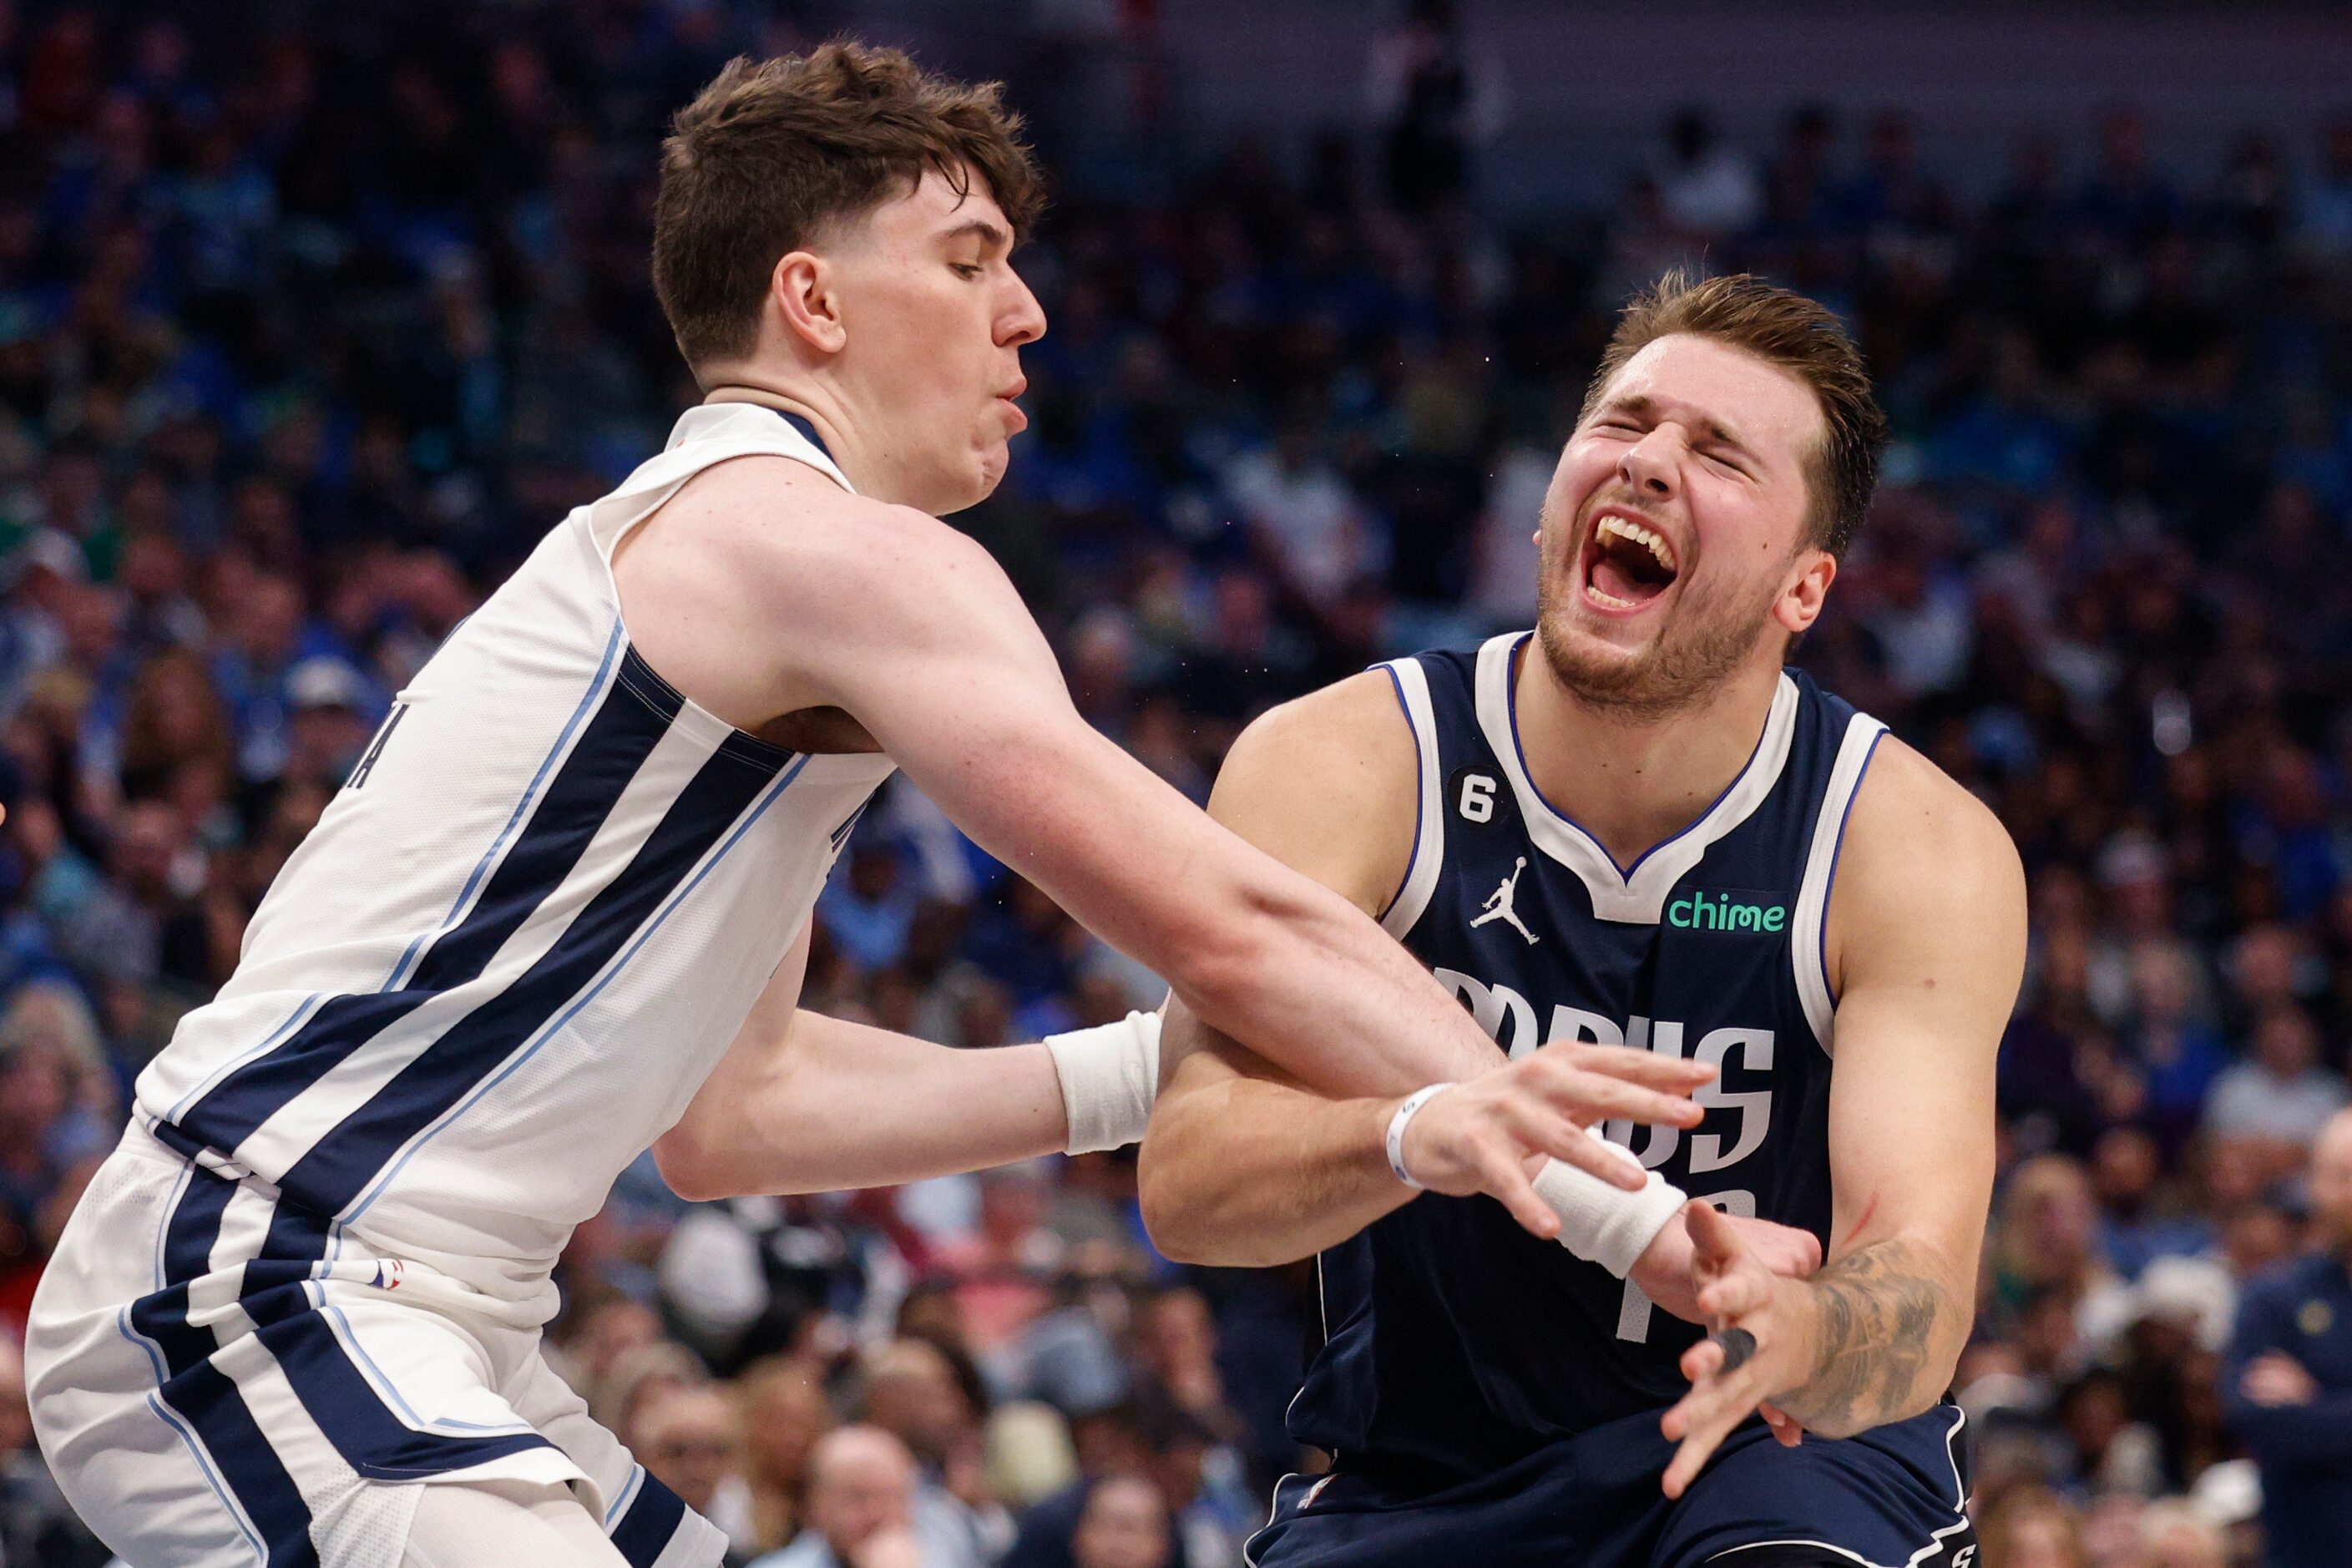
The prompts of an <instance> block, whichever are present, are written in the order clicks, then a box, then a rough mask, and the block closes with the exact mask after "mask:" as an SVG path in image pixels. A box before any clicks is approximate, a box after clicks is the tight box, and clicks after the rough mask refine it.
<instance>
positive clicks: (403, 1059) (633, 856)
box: [137, 404, 891, 1299]
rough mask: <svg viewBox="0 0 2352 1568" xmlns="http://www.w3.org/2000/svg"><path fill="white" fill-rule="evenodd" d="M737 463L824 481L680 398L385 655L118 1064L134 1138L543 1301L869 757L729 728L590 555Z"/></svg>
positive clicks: (739, 984)
mask: <svg viewBox="0 0 2352 1568" xmlns="http://www.w3.org/2000/svg"><path fill="white" fill-rule="evenodd" d="M812 434H813V432H812ZM755 453H769V454H773V455H776V456H780V457H786V458H795V459H797V460H798V461H801V462H803V463H806V464H808V465H809V466H810V467H811V468H816V469H818V470H820V471H822V472H824V474H826V475H829V476H830V477H831V478H833V479H835V480H836V481H838V482H840V483H841V484H842V485H843V487H844V488H845V489H846V488H847V486H848V481H847V480H846V479H843V478H842V475H841V471H840V469H838V468H835V466H834V464H833V462H832V460H831V459H830V458H828V457H827V456H826V455H825V453H824V451H823V449H822V448H821V447H818V446H817V445H816V444H815V443H814V441H813V440H811V439H810V438H808V437H805V436H803V434H802V433H801V430H800V429H798V428H795V426H794V424H793V422H790V421H788V420H787V419H786V417H785V416H781V415H779V414H777V413H776V412H775V411H773V410H772V409H768V408H764V407H761V406H758V405H751V404H726V405H704V406H701V407H698V408H694V409H690V410H688V412H687V413H686V415H685V416H683V417H682V418H680V419H679V420H678V422H677V428H676V429H675V430H674V431H673V432H672V433H671V436H670V439H669V445H668V447H667V449H666V450H664V451H663V452H662V454H661V455H660V456H659V457H656V458H654V459H652V460H651V461H650V462H647V463H646V465H645V466H644V467H642V468H638V469H637V471H636V472H635V473H634V474H632V475H630V476H629V478H628V479H627V480H626V481H625V482H624V483H623V484H622V485H621V487H620V488H619V489H617V490H615V491H614V492H613V493H612V494H611V495H609V496H607V497H605V498H604V500H599V501H596V502H593V503H592V504H591V505H588V506H584V507H582V508H580V509H578V510H575V511H573V512H572V515H571V516H570V517H568V518H567V519H565V520H564V521H563V524H562V526H561V527H559V528H557V529H556V530H554V531H552V532H551V533H550V534H549V535H548V536H547V538H546V539H545V540H543V541H542V542H541V543H540V546H539V548H538V549H537V550H535V551H533V552H531V555H530V560H529V561H527V562H526V563H524V564H523V566H522V567H521V569H520V570H519V571H518V572H516V573H515V574H514V576H513V577H512V578H510V579H509V581H508V582H507V583H506V584H505V585H504V586H502V587H501V588H499V591H498V592H497V593H495V594H493V595H491V596H490V597H489V599H488V601H487V602H486V603H485V604H484V605H482V607H481V608H480V609H479V610H478V611H477V612H476V613H475V614H474V615H473V616H470V617H469V618H468V619H467V621H466V622H465V623H464V624H463V625H462V626H459V627H458V628H457V631H455V632H454V633H452V634H451V636H450V637H449V639H448V641H447V642H446V644H444V645H443V647H441V649H440V650H439V651H438V652H437V653H436V654H435V655H434V656H433V658H432V659H431V661H430V662H429V663H427V664H426V665H425V668H423V669H422V670H420V671H418V672H417V676H416V679H415V680H414V681H413V682H411V683H410V685H409V686H408V688H407V689H405V690H404V691H402V692H401V693H400V694H399V698H398V700H397V702H396V705H395V706H394V709H393V710H392V713H391V715H390V716H389V717H388V718H387V719H386V720H385V721H384V722H383V727H382V728H381V729H380V730H379V731H377V733H376V735H375V737H374V739H373V741H372V742H371V743H370V744H369V746H368V749H367V751H366V752H365V753H364V754H363V756H362V760H361V761H360V763H358V764H357V766H356V767H354V768H353V770H352V776H351V777H350V779H349V780H348V781H347V782H346V783H345V784H344V785H343V787H342V790H341V793H339V794H338V795H336V796H335V798H334V801H333V803H332V804H331V805H329V806H328V808H327V810H326V813H325V815H324V816H321V817H320V821H319V825H318V826H317V827H316V828H315V829H314V830H313V831H312V832H311V834H310V837H309V838H308V839H306V840H305V841H304V842H303V844H302V846H301V847H300V848H299V850H297V851H296V852H295V854H294V855H293V857H292V858H290V859H289V860H288V862H287V864H286V867H285V868H284V869H283V870H282V871H281V872H280V873H279V874H278V879H277V881H276V882H275V883H274V884H273V885H272V886H271V888H270V889H269V893H268V897H267V898H266V899H264V900H262V904H261V908H260V910H258V911H257V913H256V914H255V916H254V919H253V922H252V924H251V926H250V927H249V928H248V929H247V932H246V938H245V948H244V952H243V956H242V959H241V962H240V963H238V965H237V970H236V975H235V976H234V977H233V978H232V979H231V980H230V981H229V983H228V984H226V986H224V987H222V989H221V992H220V994H219V996H218V997H217V998H216V999H215V1000H214V1001H213V1002H212V1003H210V1004H209V1005H205V1006H204V1007H200V1008H198V1009H197V1010H196V1011H194V1013H191V1014H189V1015H188V1016H187V1017H186V1018H184V1020H182V1022H181V1024H180V1026H179V1029H178V1032H177V1033H176V1034H175V1035H174V1036H173V1040H172V1043H171V1045H170V1046H168V1047H166V1048H165V1049H164V1050H163V1053H162V1054H161V1055H159V1056H158V1057H157V1058H155V1059H154V1061H153V1062H152V1063H151V1064H150V1065H149V1066H148V1068H147V1069H146V1070H145V1071H144V1072H143V1073H142V1074H141V1075H140V1078H139V1083H138V1092H137V1099H138V1107H137V1110H138V1115H139V1117H140V1119H141V1121H142V1122H144V1123H146V1124H147V1125H149V1126H150V1128H151V1129H152V1131H154V1132H155V1133H156V1135H157V1136H158V1137H159V1138H161V1139H163V1141H164V1142H167V1143H170V1144H172V1145H173V1147H175V1148H178V1149H180V1150H181V1151H182V1152H184V1153H186V1154H189V1155H191V1156H193V1157H194V1158H196V1159H198V1160H200V1161H202V1162H203V1163H206V1164H209V1165H213V1166H214V1167H215V1168H218V1169H225V1170H226V1171H228V1172H229V1173H233V1174H239V1175H246V1174H249V1175H252V1176H255V1177H258V1178H259V1179H261V1180H262V1181H264V1182H267V1183H269V1184H273V1185H275V1186H277V1187H278V1188H279V1189H281V1190H282V1191H283V1192H284V1193H285V1194H288V1195H289V1196H291V1197H292V1198H294V1199H295V1200H297V1201H298V1202H299V1203H300V1204H302V1205H305V1206H307V1207H309V1208H310V1209H312V1210H314V1211H316V1212H318V1213H320V1214H322V1215H329V1216H331V1218H332V1219H333V1220H334V1221H335V1222H336V1223H337V1225H338V1226H341V1227H345V1228H348V1229H349V1231H350V1232H351V1233H352V1235H353V1236H354V1237H357V1238H359V1239H360V1240H361V1241H362V1242H364V1243H365V1244H367V1245H368V1246H369V1247H373V1248H374V1249H376V1250H378V1251H379V1252H382V1253H384V1254H388V1255H391V1256H394V1257H404V1258H413V1259H415V1260H416V1261H418V1262H420V1263H425V1264H427V1265H430V1266H433V1267H436V1268H441V1269H443V1270H444V1271H446V1272H447V1273H450V1274H452V1275H454V1276H456V1277H457V1279H460V1280H463V1281H465V1282H466V1283H468V1284H471V1285H473V1286H475V1287H476V1288H478V1289H485V1290H489V1291H493V1292H495V1293H497V1294H499V1295H501V1296H505V1297H508V1298H509V1299H514V1298H517V1297H531V1298H538V1297H543V1296H547V1295H551V1288H550V1287H549V1285H548V1283H547V1280H548V1274H549V1270H550V1269H551V1267H552V1266H553V1264H554V1261H555V1258H556V1256H557V1254H558V1253H559V1252H561V1251H562V1247H563V1245H564V1243H565V1241H566V1239H567V1238H568V1237H569V1236H570V1234H571V1230H572V1226H574V1225H576V1224H578V1223H579V1222H580V1221H582V1220H584V1219H586V1218H588V1217H589V1216H590V1215H593V1214H594V1213H595V1212H596V1211H597V1209H598V1208H599V1207H600V1206H601V1205H602V1204H603V1203H604V1197H605V1194H606V1192H607V1191H608V1190H609V1188H610V1187H611V1185H612V1184H613V1179H614V1177H615V1176H616V1175H617V1174H619V1173H620V1171H621V1169H622V1167H623V1166H625V1165H626V1164H627V1163H629V1162H630V1161H631V1160H632V1159H634V1158H635V1156H636V1155H637V1154H638V1153H639V1152H641V1151H642V1150H644V1149H645V1148H646V1146H647V1145H649V1144H650V1143H651V1142H653V1141H654V1140H655V1139H656V1137H658V1136H659V1135H660V1134H661V1133H662V1132H663V1131H665V1130H667V1128H669V1127H670V1126H671V1125H672V1124H673V1123H675V1122H676V1121H677V1119H678V1117H679V1116H680V1115H681V1114H682V1113H683V1112H684V1110H685V1109H686V1106H687V1103H688V1100H691V1099H692V1098H693V1096H694V1093H695V1090H696V1089H698V1088H699V1087H700V1086H701V1084H702V1081H703V1080H704V1079H706V1078H707V1077H708V1076H709V1073H710V1071H711V1069H712V1068H714V1067H715V1066H716V1065H717V1064H718V1061H719V1057H720V1056H721V1055H722V1054H723V1053H724V1052H725V1050H726V1048H727V1047H728V1045H729V1043H730V1041H731V1040H732V1039H733V1037H734V1036H735V1032H736V1030H737V1028H738V1027H739V1026H740V1025H741V1024H742V1022H743V1020H744V1017H745V1016H746V1015H748V1014H749V1012H750V1011H751V1005H752V1004H753V1002H754V1001H755V1000H756V999H757V998H758V996H759V994H760V993H761V990H762V989H763V988H764V987H765V986H766V984H767V983H768V979H769V977H770V975H771V974H772V973H773V971H774V970H775V968H776V965H777V963H779V962H780V961H781V960H782V957H783V955H784V953H785V952H786V951H787V950H788V949H789V948H790V946H791V944H792V942H793V938H794V937H795V936H796V935H797V934H798V932H799V931H800V930H801V927H802V925H803V923H804V922H805V921H806V920H807V919H808V915H809V910H810V908H811V906H812V905H813V904H814V902H815V900H816V896H817V891H818V889H819V888H820V887H821V886H822V885H823V883H824V878H825V874H826V872H827V871H828V870H829V869H830V868H831V867H832V865H833V862H834V858H835V856H836V855H838V854H839V852H840V849H841V846H842V843H843V841H844V840H845V838H846V837H848V834H849V830H850V827H851V826H852V825H853V824H854V823H855V821H856V816H857V814H858V813H859V812H860V811H861V810H863V809H864V807H865V805H866V799H867V797H868V796H869V795H871V794H872V793H873V791H874V789H875V787H876V786H877V784H880V783H881V782H882V781H883V780H884V779H885V778H887V777H888V776H889V773H890V770H891V764H890V763H889V762H888V761H887V759H885V758H882V757H879V756H872V755H863V756H803V755H799V754H796V753H793V752H787V751H784V750H782V748H780V747H777V746H773V745H771V744H769V743H768V742H764V741H761V740H758V739H756V738H754V737H753V736H751V735H749V734H746V733H744V732H742V731H739V730H736V729H734V728H732V727H730V725H728V724H726V723H724V722H722V721H720V720H719V719H718V718H717V717H716V716H714V715H713V714H711V713H709V711H707V710H704V709H701V708H698V707H697V706H696V705H695V704H694V703H693V702H692V701H690V700H687V699H686V698H685V697H683V696H681V695H680V694H679V693H678V692H677V690H675V689H672V688H671V687H670V686H669V684H668V683H667V682H666V681H665V680H663V679H662V678H661V677H660V676H659V675H657V674H656V673H655V671H654V670H653V668H651V667H650V666H649V665H647V664H646V661H645V660H644V659H643V658H640V657H639V656H638V655H637V652H636V650H635V648H634V647H631V646H630V642H629V637H628V634H627V632H626V631H625V629H624V627H623V626H622V624H621V610H620V598H619V595H618V594H617V593H616V591H615V590H614V583H613V574H612V569H611V560H612V553H613V548H614V545H615V544H616V543H617V542H619V541H620V539H621V537H622V536H623V535H624V534H625V533H626V532H627V531H629V529H630V528H632V527H633V526H635V524H636V523H638V522H640V521H643V520H644V519H645V518H646V517H647V516H648V515H650V514H651V513H652V512H653V511H654V510H655V509H656V508H657V507H659V506H660V505H661V504H662V503H663V502H664V501H665V500H668V499H669V498H670V497H671V496H672V495H673V494H675V493H676V492H677V489H678V488H679V486H681V485H683V484H684V483H685V482H686V481H687V480H688V479H690V478H692V477H693V476H694V475H695V474H697V473H698V472H700V471H701V470H702V469H704V468H708V467H709V466H710V465H711V464H713V463H717V462H722V461H724V460H726V459H728V458H738V457H743V456H746V455H750V454H755Z"/></svg>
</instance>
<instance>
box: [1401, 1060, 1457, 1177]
mask: <svg viewBox="0 0 2352 1568" xmlns="http://www.w3.org/2000/svg"><path fill="white" fill-rule="evenodd" d="M1453 1087H1454V1085H1453V1083H1452V1082H1451V1081H1450V1080H1449V1081H1447V1082H1445V1083H1433V1084H1431V1085H1429V1086H1428V1087H1427V1088H1425V1089H1414V1090H1413V1091H1412V1093H1411V1094H1408V1095H1406V1096H1405V1097H1404V1103H1403V1104H1402V1105H1400V1106H1398V1107H1397V1108H1396V1114H1395V1115H1394V1116H1391V1117H1390V1118H1389V1136H1388V1146H1389V1169H1390V1170H1391V1171H1393V1172H1395V1173H1396V1179H1397V1180H1398V1181H1400V1182H1402V1183H1403V1184H1405V1185H1406V1186H1408V1187H1411V1188H1412V1190H1413V1191H1414V1192H1416V1193H1417V1192H1421V1191H1423V1187H1422V1184H1420V1183H1419V1182H1416V1181H1414V1180H1413V1179H1412V1172H1411V1171H1408V1170H1406V1169H1405V1168H1404V1130H1405V1128H1406V1126H1407V1125H1408V1124H1409V1123H1411V1122H1412V1119H1413V1118H1414V1117H1415V1116H1418V1115H1420V1114H1421V1108H1422V1107H1423V1106H1424V1105H1427V1104H1428V1103H1429V1102H1430V1101H1431V1100H1435V1099H1436V1098H1437V1097H1438V1096H1439V1095H1441V1094H1444V1092H1445V1091H1446V1090H1447V1089H1452V1088H1453Z"/></svg>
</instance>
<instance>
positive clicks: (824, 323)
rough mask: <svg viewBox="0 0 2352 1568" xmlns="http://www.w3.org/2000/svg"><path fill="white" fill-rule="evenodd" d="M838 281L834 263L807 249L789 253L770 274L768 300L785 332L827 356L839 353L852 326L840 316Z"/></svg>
mask: <svg viewBox="0 0 2352 1568" xmlns="http://www.w3.org/2000/svg"><path fill="white" fill-rule="evenodd" d="M838 282H839V279H838V278H837V277H836V276H835V268H834V267H833V265H832V264H831V263H830V262H828V261H826V260H825V259H824V258H823V257H821V256H818V255H816V254H815V253H814V252H812V251H806V250H794V251H790V252H787V253H786V254H785V255H784V256H782V257H781V258H778V260H777V262H776V268H775V270H774V271H773V272H771V273H770V274H769V275H768V300H769V303H770V304H771V305H772V306H773V307H774V309H775V311H776V313H777V315H778V316H779V317H780V318H781V319H782V321H783V324H784V331H786V333H787V334H789V335H790V336H791V337H792V338H793V340H794V341H796V342H803V343H806V344H807V345H808V346H809V347H810V348H812V349H814V350H815V351H816V352H817V353H821V354H825V355H828V356H829V355H832V354H837V353H840V352H841V350H842V345H843V344H845V343H846V342H848V341H849V329H848V328H847V327H846V326H845V325H844V324H843V321H842V319H841V300H840V297H839V294H838V292H837V289H836V285H837V284H838Z"/></svg>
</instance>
